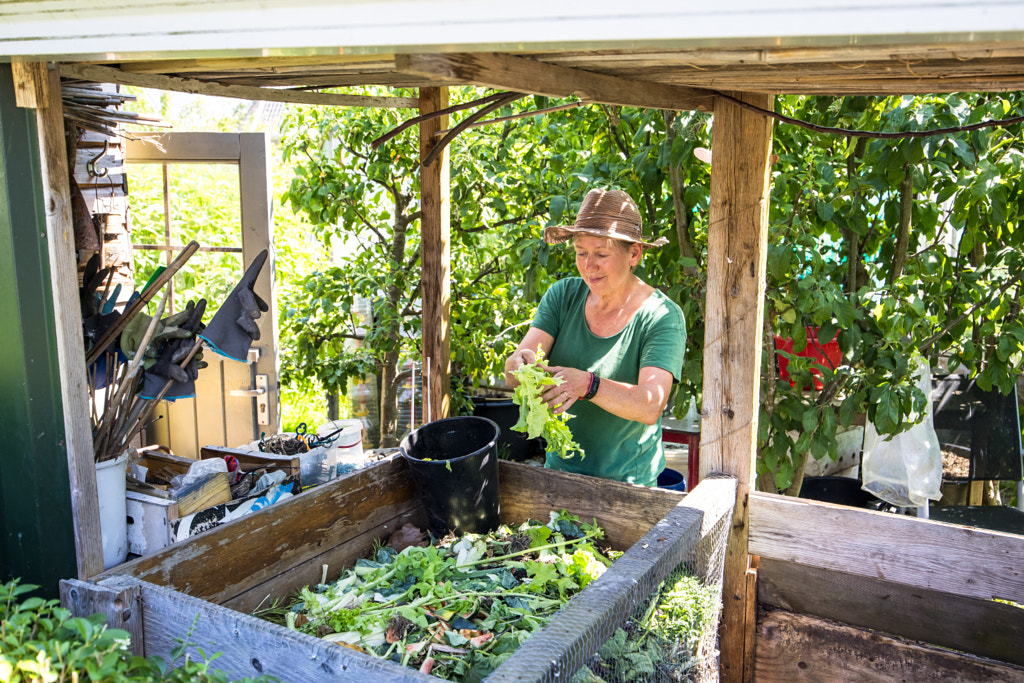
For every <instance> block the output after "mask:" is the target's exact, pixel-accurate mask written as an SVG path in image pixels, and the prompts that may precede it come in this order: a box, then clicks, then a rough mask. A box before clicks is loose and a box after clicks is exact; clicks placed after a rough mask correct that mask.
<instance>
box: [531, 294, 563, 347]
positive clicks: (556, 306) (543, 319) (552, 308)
mask: <svg viewBox="0 0 1024 683" xmlns="http://www.w3.org/2000/svg"><path fill="white" fill-rule="evenodd" d="M567 282H568V280H566V279H562V280H558V281H557V282H555V283H554V284H553V285H551V286H550V287H549V288H548V291H546V292H544V296H542V297H541V299H540V304H538V305H537V314H536V315H534V316H533V327H536V328H537V329H538V330H543V331H544V332H547V333H548V334H550V335H551V336H552V337H556V338H557V337H558V332H559V331H560V330H561V329H562V322H563V320H564V316H565V310H566V308H565V297H566V285H567Z"/></svg>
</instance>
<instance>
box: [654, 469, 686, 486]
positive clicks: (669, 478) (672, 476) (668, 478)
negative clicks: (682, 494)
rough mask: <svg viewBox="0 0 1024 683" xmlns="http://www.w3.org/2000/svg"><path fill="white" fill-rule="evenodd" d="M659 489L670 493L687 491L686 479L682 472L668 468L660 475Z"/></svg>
mask: <svg viewBox="0 0 1024 683" xmlns="http://www.w3.org/2000/svg"><path fill="white" fill-rule="evenodd" d="M658 488H659V489H668V490H669V491H686V477H684V476H683V475H682V473H681V472H677V471H676V470H671V469H669V468H667V467H666V468H665V469H663V470H662V471H661V474H659V475H658Z"/></svg>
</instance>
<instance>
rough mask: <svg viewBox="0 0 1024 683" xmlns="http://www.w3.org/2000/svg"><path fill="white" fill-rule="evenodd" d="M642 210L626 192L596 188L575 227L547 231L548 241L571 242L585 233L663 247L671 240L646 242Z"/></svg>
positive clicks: (583, 206) (545, 232) (565, 226)
mask: <svg viewBox="0 0 1024 683" xmlns="http://www.w3.org/2000/svg"><path fill="white" fill-rule="evenodd" d="M640 223H641V222H640V211H639V210H638V209H637V208H636V202H634V201H633V198H632V197H630V196H629V195H628V194H627V193H625V192H623V191H622V190H598V189H594V190H591V191H590V192H588V193H587V196H586V197H584V198H583V204H582V205H581V206H580V211H579V213H577V214H576V222H575V223H574V224H572V225H562V226H552V227H550V228H545V229H544V241H545V242H547V243H548V244H559V243H561V242H567V241H568V240H571V239H572V238H573V236H574V235H577V234H580V233H585V234H587V235H594V236H596V237H608V238H611V239H614V240H622V241H624V242H636V243H637V244H642V245H643V246H645V247H660V246H662V245H664V244H668V240H667V239H665V238H664V237H659V238H658V239H656V240H654V241H653V242H645V241H644V237H643V232H641V230H640V227H641V226H640Z"/></svg>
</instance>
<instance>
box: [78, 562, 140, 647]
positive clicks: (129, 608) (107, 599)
mask: <svg viewBox="0 0 1024 683" xmlns="http://www.w3.org/2000/svg"><path fill="white" fill-rule="evenodd" d="M138 583H139V582H137V581H125V580H124V577H114V578H113V579H105V580H104V581H103V583H102V584H94V583H87V582H85V581H77V580H75V579H67V580H65V581H61V582H60V604H61V605H62V606H63V607H66V608H67V609H69V610H71V614H72V615H74V616H76V617H87V616H89V615H90V614H96V613H99V614H102V615H104V616H105V617H106V618H107V626H108V627H109V628H119V629H122V630H124V631H127V632H128V635H129V637H130V639H131V642H130V645H129V647H130V648H131V652H132V654H133V655H138V656H139V657H145V656H146V653H145V647H144V644H145V641H144V638H143V633H142V588H141V587H140V586H139V585H138ZM106 584H109V585H106Z"/></svg>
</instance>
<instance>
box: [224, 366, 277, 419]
mask: <svg viewBox="0 0 1024 683" xmlns="http://www.w3.org/2000/svg"><path fill="white" fill-rule="evenodd" d="M269 390H270V381H269V378H268V377H267V375H256V388H255V389H232V390H231V391H229V392H228V393H229V394H230V395H231V396H237V397H239V398H254V399H256V424H260V425H269V424H270V397H269V396H268V395H267V392H268V391H269Z"/></svg>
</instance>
